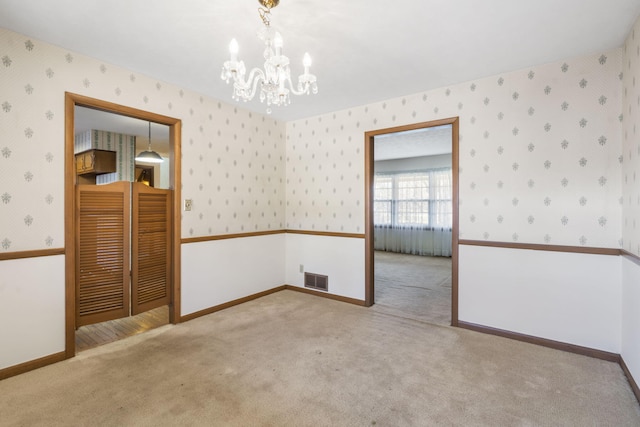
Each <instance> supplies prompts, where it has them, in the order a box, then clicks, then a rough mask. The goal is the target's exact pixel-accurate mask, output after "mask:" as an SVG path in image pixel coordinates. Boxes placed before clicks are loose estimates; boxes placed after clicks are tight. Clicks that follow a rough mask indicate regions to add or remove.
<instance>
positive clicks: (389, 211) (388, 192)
mask: <svg viewBox="0 0 640 427" xmlns="http://www.w3.org/2000/svg"><path fill="white" fill-rule="evenodd" d="M451 197H452V188H451V169H450V168H448V169H433V170H428V171H423V172H409V173H396V174H376V175H375V178H374V206H373V212H374V214H373V223H374V225H392V226H398V227H410V226H426V227H451V215H452V204H451Z"/></svg>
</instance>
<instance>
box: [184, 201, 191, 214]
mask: <svg viewBox="0 0 640 427" xmlns="http://www.w3.org/2000/svg"><path fill="white" fill-rule="evenodd" d="M192 207H193V200H191V199H184V210H185V211H190V210H191V208H192Z"/></svg>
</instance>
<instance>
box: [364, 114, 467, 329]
mask: <svg viewBox="0 0 640 427" xmlns="http://www.w3.org/2000/svg"><path fill="white" fill-rule="evenodd" d="M444 125H451V169H452V178H453V194H452V200H451V202H452V203H451V204H452V208H453V209H452V211H453V212H452V216H453V218H452V227H451V326H458V224H459V220H458V192H459V184H458V182H459V179H458V174H459V160H460V157H459V151H458V139H459V117H451V118H447V119H441V120H434V121H430V122H422V123H415V124H411V125H405V126H398V127H393V128H386V129H379V130H372V131H368V132H365V134H364V158H365V160H364V162H365V163H364V175H365V180H364V181H365V213H364V217H365V274H364V280H365V292H364V299H365V306H366V307H371V306H372V305H373V304H374V295H375V292H374V290H375V289H374V282H375V281H374V262H373V257H374V247H373V243H374V242H373V178H374V176H373V175H374V148H373V147H374V146H373V142H374V138H375V137H376V136H378V135H384V134H388V133H397V132H404V131H408V130H416V129H424V128H430V127H435V126H444Z"/></svg>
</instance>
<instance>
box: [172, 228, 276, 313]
mask: <svg viewBox="0 0 640 427" xmlns="http://www.w3.org/2000/svg"><path fill="white" fill-rule="evenodd" d="M284 248H285V235H284V234H272V235H265V236H253V237H239V238H234V239H225V240H212V241H207V242H198V243H187V244H183V245H182V260H181V264H182V265H181V270H182V276H181V281H182V282H181V286H182V295H181V302H182V304H181V315H183V316H185V315H187V314H191V313H195V312H197V311H200V310H204V309H207V308H211V307H215V306H217V305H220V304H224V303H226V302H229V301H233V300H236V299H238V298H244V297H247V296H249V295H253V294H256V293H259V292H263V291H266V290H268V289H273V288H275V287H277V286H281V285H284V255H283V254H284Z"/></svg>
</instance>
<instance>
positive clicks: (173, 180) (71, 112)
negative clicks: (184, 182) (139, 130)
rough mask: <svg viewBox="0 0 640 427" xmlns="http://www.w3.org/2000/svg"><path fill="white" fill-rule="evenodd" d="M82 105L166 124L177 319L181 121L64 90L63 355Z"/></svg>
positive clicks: (70, 347)
mask: <svg viewBox="0 0 640 427" xmlns="http://www.w3.org/2000/svg"><path fill="white" fill-rule="evenodd" d="M76 106H80V107H86V108H92V109H95V110H101V111H105V112H108V113H114V114H120V115H123V116H128V117H133V118H136V119H140V120H145V121H150V122H154V123H160V124H163V125H167V126H169V160H170V165H169V166H170V167H169V180H170V184H169V186H170V188H171V189H172V190H173V198H172V216H173V226H172V227H173V229H172V236H171V237H172V245H171V246H172V247H171V258H172V264H173V265H172V282H173V283H172V286H171V303H170V305H169V321H170V322H171V323H178V322H179V321H180V222H181V221H180V215H181V212H180V206H181V205H180V200H181V191H180V187H181V179H180V176H181V158H182V156H181V136H182V121H181V120H180V119H176V118H173V117H168V116H163V115H160V114H155V113H152V112H149V111H144V110H138V109H137V108H132V107H127V106H124V105H119V104H115V103H112V102H108V101H102V100H99V99H95V98H90V97H87V96H84V95H78V94H75V93H70V92H65V97H64V108H65V121H64V138H65V150H64V155H65V166H64V178H65V179H64V181H65V183H64V186H65V190H64V193H65V202H64V213H65V221H64V228H65V358H67V359H68V358H71V357H74V356H75V352H76V344H75V330H76V328H75V311H76V307H75V306H76V286H75V281H76V272H75V264H76V247H75V246H76V243H75V233H76V226H77V224H76V221H75V215H74V209H75V205H76V197H75V183H76V173H75V161H74V137H75V107H76Z"/></svg>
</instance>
